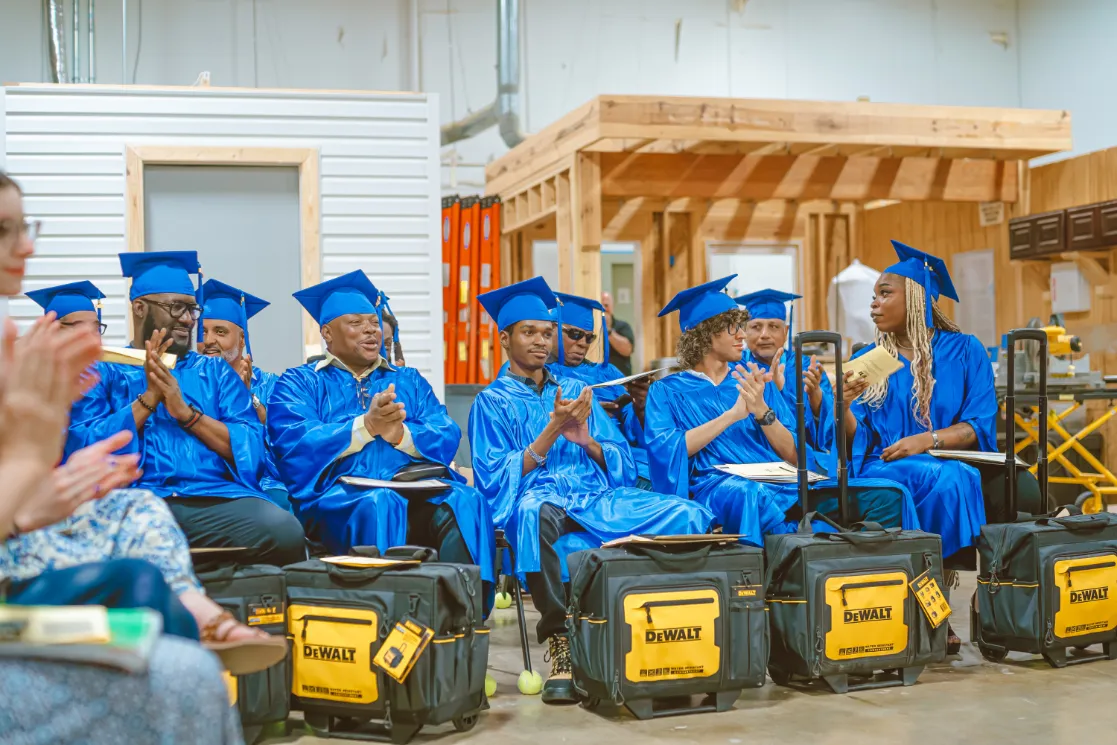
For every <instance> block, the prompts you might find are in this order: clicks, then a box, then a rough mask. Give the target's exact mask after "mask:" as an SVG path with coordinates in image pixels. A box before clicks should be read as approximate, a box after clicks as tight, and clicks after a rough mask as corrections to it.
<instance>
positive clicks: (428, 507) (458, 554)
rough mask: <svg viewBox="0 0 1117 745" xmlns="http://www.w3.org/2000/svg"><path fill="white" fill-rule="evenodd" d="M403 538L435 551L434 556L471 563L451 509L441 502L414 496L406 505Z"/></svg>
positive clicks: (463, 538)
mask: <svg viewBox="0 0 1117 745" xmlns="http://www.w3.org/2000/svg"><path fill="white" fill-rule="evenodd" d="M407 542H408V543H410V544H412V545H415V546H428V547H430V548H433V549H436V550H437V551H438V560H439V561H445V562H450V563H452V564H472V563H473V557H472V556H470V554H469V546H467V545H466V544H465V537H464V536H462V531H461V529H460V528H459V527H458V520H457V518H455V517H454V511H453V510H451V509H450V507H449V506H447V505H445V504H431V503H430V502H423V501H419V500H414V501H411V502H409V503H408V505H407Z"/></svg>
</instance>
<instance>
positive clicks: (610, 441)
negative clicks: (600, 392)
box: [564, 389, 636, 489]
mask: <svg viewBox="0 0 1117 745" xmlns="http://www.w3.org/2000/svg"><path fill="white" fill-rule="evenodd" d="M578 393H579V394H580V393H581V390H580V389H579V391H578ZM564 395H565V394H564ZM571 395H574V394H573V393H572V394H571ZM589 427H590V435H591V436H592V437H593V439H595V440H597V444H598V445H600V446H601V452H602V454H603V455H604V456H605V466H606V468H605V478H606V481H607V482H608V484H609V486H610V487H612V488H614V489H616V488H618V487H622V486H635V485H636V461H635V460H634V459H633V457H632V450H631V449H629V447H628V442H627V441H626V440H625V439H624V437H623V436H622V435H621V431H620V428H618V427H615V426H611V424H610V422H609V414H608V413H606V411H605V409H603V408H601V404H600V403H599V402H598V400H597V398H594V399H593V412H592V413H591V414H590V418H589Z"/></svg>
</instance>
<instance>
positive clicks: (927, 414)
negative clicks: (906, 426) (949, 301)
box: [862, 277, 960, 431]
mask: <svg viewBox="0 0 1117 745" xmlns="http://www.w3.org/2000/svg"><path fill="white" fill-rule="evenodd" d="M926 297H927V296H926V293H925V291H924V289H923V286H922V285H920V284H918V283H917V282H915V281H914V280H912V279H910V278H908V277H905V278H904V309H905V313H906V319H905V325H906V331H907V335H908V340H909V341H911V345H912V347H913V349H912V352H913V354H912V359H911V374H912V377H913V378H915V388H914V389H913V390H912V396H911V413H912V415H913V416H914V417H915V421H916V422H918V423H919V424H921V425H922V426H924V427H926V428H927V430H928V431H930V430H931V393H932V392H934V390H935V378H934V376H933V375H932V374H931V364H932V362H933V361H934V360H933V358H932V357H931V337H932V333H933V330H932V329H929V328H927V326H926V324H925V323H924V314H925V313H926V305H925V303H926ZM931 322H932V323H933V324H934V328H935V329H941V330H943V331H959V330H960V329H959V328H958V325H957V324H956V323H954V321H952V320H950V319H949V318H948V317H947V315H946V314H945V313H943V312H942V310H941V309H940V308H939V306H938V304H937V303H935V301H934V300H932V301H931ZM876 337H877V346H878V347H880V348H881V349H883V350H884V351H886V352H888V353H889V354H890V355H892V356H893V357H895V358H896V359H899V356H900V352H899V346H898V345H897V344H896V335H895V334H891V333H889V334H886V333H883V332H881V331H880V329H877V332H876ZM886 395H888V378H885V379H884V380H882V381H881V382H879V383H877V384H876V385H874V386H872V387H871V388H869V390H867V391H866V392H865V394H864V396H863V397H862V400H863V401H864V402H865V403H866V404H867V405H869V406H871V407H873V408H879V407H880V406H881V405H882V404H883V403H884V398H885V396H886Z"/></svg>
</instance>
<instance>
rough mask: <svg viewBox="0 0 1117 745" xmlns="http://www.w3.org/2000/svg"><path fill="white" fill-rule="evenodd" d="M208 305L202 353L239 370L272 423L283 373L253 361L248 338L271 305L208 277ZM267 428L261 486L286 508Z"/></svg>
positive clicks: (204, 314) (264, 418) (255, 403)
mask: <svg viewBox="0 0 1117 745" xmlns="http://www.w3.org/2000/svg"><path fill="white" fill-rule="evenodd" d="M202 296H203V297H204V298H205V306H204V307H203V308H202V329H203V332H204V333H203V336H202V341H201V342H199V343H198V353H199V354H203V355H205V356H206V357H220V358H221V359H223V360H225V361H226V362H228V363H229V364H230V365H232V366H233V369H234V370H236V373H237V375H238V376H240V379H241V381H243V382H244V385H245V387H246V388H248V392H249V393H250V394H251V395H252V408H253V409H254V410H255V411H256V416H257V417H259V419H260V424H264V425H266V424H267V423H268V401H269V400H270V399H271V393H272V390H273V389H274V388H275V382H276V381H277V380H279V376H278V375H276V374H275V373H270V372H265V371H263V370H261V369H260V368H258V367H256V366H255V365H253V364H252V342H251V341H250V340H249V338H248V320H249V319H250V318H253V317H254V316H255V315H256V314H257V313H259V312H260V311H262V310H263V309H264V308H266V307H268V306H269V305H271V303H269V302H268V301H267V300H262V299H260V298H258V297H256V296H255V295H250V294H248V293H247V292H245V291H244V290H239V289H237V288H236V287H233V286H232V285H227V284H225V283H224V282H218V281H217V280H216V279H210V280H206V283H205V284H204V285H202ZM266 434H267V433H266V432H265V450H264V475H263V476H261V477H260V488H262V489H263V490H264V494H266V495H267V497H268V499H270V500H271V501H273V502H275V503H276V504H277V505H279V506H280V507H282V508H283V509H285V510H289V509H290V508H291V504H290V499H289V497H288V495H287V487H286V486H284V485H283V482H282V481H281V480H280V478H279V471H278V470H277V469H276V466H275V455H274V453H273V452H272V447H271V442H270V441H269V440H267V438H266Z"/></svg>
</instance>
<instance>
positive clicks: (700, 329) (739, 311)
mask: <svg viewBox="0 0 1117 745" xmlns="http://www.w3.org/2000/svg"><path fill="white" fill-rule="evenodd" d="M748 320H749V312H748V311H747V310H745V309H744V308H734V309H732V310H727V311H725V312H724V313H718V314H717V315H716V316H714V317H713V318H707V319H706V320H705V321H702V322H701V323H699V324H698V325H697V326H695V327H694V328H692V329H691V330H690V331H684V332H683V335H682V336H680V337H679V344H678V346H677V347H676V348H675V356H676V357H677V358H678V360H679V367H681V368H682V369H684V370H690V369H692V368H694V366H695V365H697V364H698V363H700V362H701V361H702V359H703V358H704V357H705V356H706V355H707V354H709V353H710V350H711V349H713V348H714V337H715V336H717V335H718V334H720V333H721V332H722V331H725V330H726V329H728V328H729V327H730V326H740V327H742V328H744V326H745V324H746V323H748Z"/></svg>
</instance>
